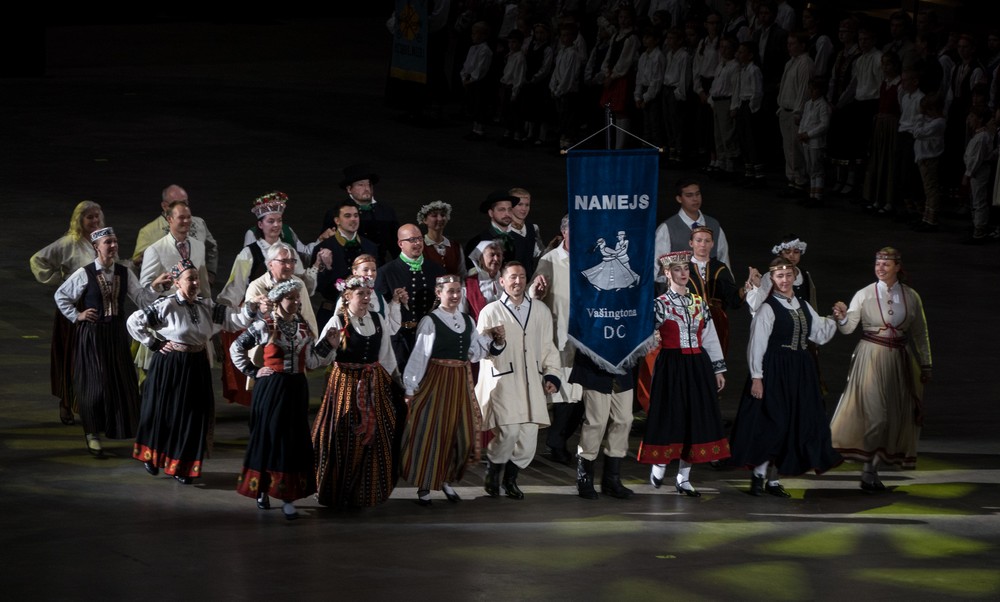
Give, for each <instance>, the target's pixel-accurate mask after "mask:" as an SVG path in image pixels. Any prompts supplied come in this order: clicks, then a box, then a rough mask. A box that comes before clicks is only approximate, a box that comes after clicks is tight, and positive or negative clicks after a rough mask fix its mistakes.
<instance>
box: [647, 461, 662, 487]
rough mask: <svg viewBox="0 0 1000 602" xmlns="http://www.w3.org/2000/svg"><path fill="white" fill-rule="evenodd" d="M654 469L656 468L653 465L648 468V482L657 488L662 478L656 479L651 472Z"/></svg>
mask: <svg viewBox="0 0 1000 602" xmlns="http://www.w3.org/2000/svg"><path fill="white" fill-rule="evenodd" d="M654 470H656V467H655V466H654V467H653V468H651V469H649V484H650V485H652V486H653V489H659V488H660V485H663V479H662V478H661V479H657V478H656V475H654V474H653V471H654Z"/></svg>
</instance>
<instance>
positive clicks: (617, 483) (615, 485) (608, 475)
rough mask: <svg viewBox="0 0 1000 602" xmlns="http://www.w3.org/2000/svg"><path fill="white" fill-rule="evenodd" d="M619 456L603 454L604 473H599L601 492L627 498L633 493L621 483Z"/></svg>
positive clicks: (623, 498) (620, 498)
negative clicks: (613, 456)
mask: <svg viewBox="0 0 1000 602" xmlns="http://www.w3.org/2000/svg"><path fill="white" fill-rule="evenodd" d="M621 467H622V459H621V458H609V457H608V456H604V474H602V475H601V493H603V494H604V495H610V496H611V497H613V498H617V499H619V500H627V499H629V498H630V497H632V495H633V494H634V493H635V492H634V491H632V490H631V489H629V488H628V487H626V486H624V485H622V477H621Z"/></svg>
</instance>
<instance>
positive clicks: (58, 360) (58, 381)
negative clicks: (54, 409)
mask: <svg viewBox="0 0 1000 602" xmlns="http://www.w3.org/2000/svg"><path fill="white" fill-rule="evenodd" d="M103 227H104V212H103V211H101V206H100V205H98V204H97V203H95V202H93V201H80V202H79V203H77V205H76V207H75V208H74V209H73V215H72V217H70V219H69V229H68V230H67V231H66V233H65V234H63V235H62V236H61V237H60V238H59V239H58V240H56V241H55V242H53V243H52V244H50V245H49V246H47V247H45V248H44V249H42V250H40V251H38V252H37V253H35V254H34V255H32V256H31V260H30V265H31V273H32V274H34V275H35V280H37V281H38V282H40V283H42V284H51V285H55V286H59V285H61V284H62V283H63V282H65V281H66V279H67V278H68V277H69V276H70V275H71V274H73V273H74V272H76V271H77V270H79V269H80V268H82V267H84V266H85V265H88V264H91V263H93V262H94V259H96V257H97V252H96V251H94V245H92V244H91V243H90V235H91V234H92V233H93V232H95V231H96V230H99V229H100V228H103ZM72 336H73V324H72V323H71V322H69V320H67V319H66V317H65V316H63V314H62V312H60V311H59V310H58V309H56V316H55V321H54V323H53V327H52V347H51V352H50V355H49V358H50V370H49V373H50V379H51V381H52V394H53V395H54V396H56V397H58V398H59V420H61V421H62V423H63V424H67V425H69V424H73V423H74V419H73V411H74V410H75V409H76V408H75V406H76V400H75V399H74V397H73V380H72V379H73V375H72V367H73V350H72Z"/></svg>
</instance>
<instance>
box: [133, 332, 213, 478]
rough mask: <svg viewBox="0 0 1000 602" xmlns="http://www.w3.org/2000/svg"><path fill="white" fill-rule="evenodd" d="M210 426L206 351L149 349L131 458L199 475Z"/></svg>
mask: <svg viewBox="0 0 1000 602" xmlns="http://www.w3.org/2000/svg"><path fill="white" fill-rule="evenodd" d="M214 425H215V394H214V392H213V391H212V371H211V368H210V367H209V364H208V354H207V353H206V352H205V351H199V352H197V353H184V352H181V351H172V352H170V353H167V354H162V353H154V354H153V360H152V364H151V365H150V367H149V374H148V376H147V377H146V382H145V384H144V385H143V391H142V410H141V412H140V416H139V430H138V432H137V433H136V436H135V446H134V447H133V448H132V457H134V458H135V459H137V460H140V461H142V462H150V463H152V464H153V465H154V466H157V467H159V468H163V469H164V472H165V473H166V474H168V475H175V476H184V477H199V476H201V464H202V460H203V459H204V457H205V454H206V453H207V452H208V449H209V447H210V445H211V436H212V430H213V427H214Z"/></svg>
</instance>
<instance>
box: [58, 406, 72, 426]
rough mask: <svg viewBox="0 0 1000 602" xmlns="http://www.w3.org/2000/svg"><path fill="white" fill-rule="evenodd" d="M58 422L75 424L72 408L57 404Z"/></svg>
mask: <svg viewBox="0 0 1000 602" xmlns="http://www.w3.org/2000/svg"><path fill="white" fill-rule="evenodd" d="M59 422H62V423H63V424H65V425H66V426H73V425H74V424H76V420H74V419H73V410H71V409H69V408H67V407H66V406H59Z"/></svg>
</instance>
